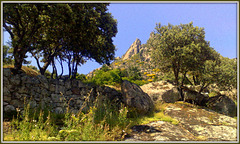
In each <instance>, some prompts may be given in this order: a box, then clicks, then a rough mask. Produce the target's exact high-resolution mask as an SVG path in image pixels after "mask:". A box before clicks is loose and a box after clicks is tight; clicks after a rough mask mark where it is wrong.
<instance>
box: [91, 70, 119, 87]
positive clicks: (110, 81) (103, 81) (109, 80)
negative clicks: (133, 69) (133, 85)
mask: <svg viewBox="0 0 240 144" xmlns="http://www.w3.org/2000/svg"><path fill="white" fill-rule="evenodd" d="M91 81H92V82H93V83H95V84H97V85H116V84H120V83H121V81H122V79H121V71H120V70H119V69H113V70H109V71H106V72H105V71H103V70H98V71H96V72H95V76H94V77H93V78H92V79H91Z"/></svg>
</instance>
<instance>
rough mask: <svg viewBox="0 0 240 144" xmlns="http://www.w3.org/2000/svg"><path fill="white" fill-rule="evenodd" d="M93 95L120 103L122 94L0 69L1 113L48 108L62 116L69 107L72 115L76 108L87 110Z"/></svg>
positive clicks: (103, 88)
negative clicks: (0, 88)
mask: <svg viewBox="0 0 240 144" xmlns="http://www.w3.org/2000/svg"><path fill="white" fill-rule="evenodd" d="M97 96H102V97H104V98H105V99H108V100H110V101H114V102H116V103H121V101H122V95H121V93H119V92H118V91H116V90H115V89H112V88H110V87H105V86H90V85H86V84H84V83H82V82H81V81H79V80H55V79H53V80H50V79H47V78H46V77H44V76H42V75H38V76H29V75H27V74H26V73H24V72H23V71H21V72H20V73H19V74H15V75H14V74H13V73H12V71H11V69H9V68H4V69H3V106H4V112H11V111H15V110H16V109H17V108H18V109H20V110H23V109H24V104H27V103H29V104H30V108H39V107H40V108H42V109H43V108H48V109H49V110H51V111H52V112H56V113H64V112H66V110H67V107H68V106H69V109H70V111H71V112H73V113H77V112H78V111H79V110H80V109H82V110H83V111H87V110H88V108H89V107H90V106H91V105H93V102H94V101H95V100H96V98H97Z"/></svg>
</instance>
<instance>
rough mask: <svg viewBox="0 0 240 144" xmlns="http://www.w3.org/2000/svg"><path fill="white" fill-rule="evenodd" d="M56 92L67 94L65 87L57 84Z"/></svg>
mask: <svg viewBox="0 0 240 144" xmlns="http://www.w3.org/2000/svg"><path fill="white" fill-rule="evenodd" d="M55 93H56V94H58V93H63V94H65V87H64V86H62V85H56V89H55Z"/></svg>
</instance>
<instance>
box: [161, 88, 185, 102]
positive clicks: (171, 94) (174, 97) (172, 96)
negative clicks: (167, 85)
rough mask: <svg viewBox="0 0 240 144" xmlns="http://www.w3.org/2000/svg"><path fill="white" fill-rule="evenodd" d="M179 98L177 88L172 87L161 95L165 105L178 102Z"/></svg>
mask: <svg viewBox="0 0 240 144" xmlns="http://www.w3.org/2000/svg"><path fill="white" fill-rule="evenodd" d="M180 99H181V96H180V94H179V92H178V89H177V87H174V88H172V89H170V90H168V91H166V92H165V93H163V95H162V100H163V101H164V102H166V103H175V102H176V101H178V100H180Z"/></svg>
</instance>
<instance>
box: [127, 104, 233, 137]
mask: <svg viewBox="0 0 240 144" xmlns="http://www.w3.org/2000/svg"><path fill="white" fill-rule="evenodd" d="M164 113H165V114H166V115H169V116H171V117H172V118H175V119H177V120H178V121H179V124H177V125H173V124H172V123H170V122H165V121H155V122H151V123H148V124H146V125H138V126H134V127H132V133H131V134H129V137H127V138H126V139H125V141H237V120H236V119H234V118H232V117H229V116H226V115H222V114H218V113H216V112H213V111H210V110H207V109H202V108H200V107H196V106H194V105H192V104H188V103H182V102H177V103H175V104H169V105H168V106H167V107H166V109H165V111H164Z"/></svg>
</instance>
